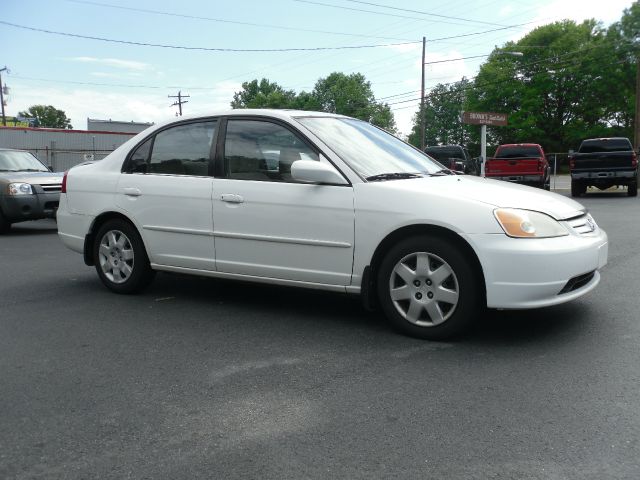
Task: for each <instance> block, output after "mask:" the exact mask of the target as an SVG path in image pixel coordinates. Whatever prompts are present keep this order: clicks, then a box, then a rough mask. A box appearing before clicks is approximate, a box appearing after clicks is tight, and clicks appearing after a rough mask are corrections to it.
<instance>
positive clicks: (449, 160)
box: [424, 145, 480, 175]
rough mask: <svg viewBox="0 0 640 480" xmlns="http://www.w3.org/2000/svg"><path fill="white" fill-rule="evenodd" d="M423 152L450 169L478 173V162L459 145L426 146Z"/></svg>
mask: <svg viewBox="0 0 640 480" xmlns="http://www.w3.org/2000/svg"><path fill="white" fill-rule="evenodd" d="M424 152H425V153H426V154H427V155H429V156H430V157H431V158H434V159H436V160H437V161H438V162H440V163H441V164H442V165H444V166H445V167H447V168H449V169H450V170H455V171H458V172H462V173H467V174H469V175H480V169H479V168H478V162H477V161H476V159H473V158H471V155H470V154H469V150H467V149H466V148H464V147H462V146H460V145H436V146H430V147H426V148H425V149H424Z"/></svg>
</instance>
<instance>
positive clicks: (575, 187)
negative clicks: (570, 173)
mask: <svg viewBox="0 0 640 480" xmlns="http://www.w3.org/2000/svg"><path fill="white" fill-rule="evenodd" d="M585 193H587V186H586V185H583V184H582V183H580V182H576V181H575V180H571V196H572V197H579V196H580V195H584V194H585Z"/></svg>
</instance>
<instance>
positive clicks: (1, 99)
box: [0, 65, 9, 127]
mask: <svg viewBox="0 0 640 480" xmlns="http://www.w3.org/2000/svg"><path fill="white" fill-rule="evenodd" d="M2 72H7V73H8V72H9V69H8V68H7V66H6V65H5V67H4V68H0V105H2V125H3V126H5V127H6V126H7V117H5V115H4V87H3V86H2Z"/></svg>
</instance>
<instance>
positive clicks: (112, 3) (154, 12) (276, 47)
mask: <svg viewBox="0 0 640 480" xmlns="http://www.w3.org/2000/svg"><path fill="white" fill-rule="evenodd" d="M632 3H633V2H632V0H607V1H606V2H605V1H602V0H580V1H576V0H529V1H525V0H511V1H508V0H447V1H444V0H434V1H432V0H422V1H418V0H394V1H391V0H370V1H364V0H363V1H361V0H262V1H260V0H239V1H235V2H229V1H224V2H223V1H218V0H209V1H206V0H182V1H181V2H163V1H158V0H129V1H123V0H95V1H94V0H29V1H22V2H17V1H12V0H0V11H1V12H2V14H1V15H0V45H2V46H3V48H2V50H0V68H1V67H2V66H6V67H7V68H8V69H9V71H8V72H2V81H3V84H6V85H7V86H8V87H9V95H8V96H7V98H6V101H7V106H6V114H7V115H16V114H17V113H18V112H19V111H23V110H26V109H28V108H29V107H30V106H31V105H35V104H45V105H53V106H54V107H56V108H58V109H61V110H64V111H65V113H66V114H67V116H68V117H69V118H71V123H72V125H73V127H74V128H76V129H81V130H82V129H86V128H87V118H88V117H89V118H97V119H112V120H119V121H139V122H158V121H162V120H166V119H169V118H171V117H173V116H175V115H176V113H177V108H176V107H175V106H171V104H172V103H173V102H174V101H175V99H173V98H169V95H177V93H178V91H181V92H182V94H183V95H189V97H188V98H186V100H187V101H188V103H186V104H184V105H183V109H184V112H185V113H189V114H191V113H194V114H199V113H202V114H206V113H211V112H214V111H216V110H226V109H228V108H229V107H230V102H231V100H232V99H233V94H234V92H237V91H239V90H241V88H242V82H246V81H251V80H253V79H261V78H267V79H268V80H270V81H272V82H276V83H278V84H279V85H281V86H283V87H285V88H287V89H293V90H295V91H296V92H300V91H303V90H304V91H311V90H312V89H313V86H314V85H315V83H316V81H317V80H318V79H320V78H324V77H327V76H328V75H330V74H331V73H333V72H343V73H346V74H351V73H354V72H359V73H362V74H363V75H364V76H365V78H366V79H367V81H369V82H370V84H371V88H372V90H373V93H374V95H375V97H376V100H378V101H382V102H387V103H388V104H389V105H390V107H391V108H392V111H393V113H394V116H395V120H396V124H397V126H398V129H399V132H400V134H401V135H407V134H408V133H409V132H410V131H411V126H412V118H413V116H414V114H415V113H416V111H417V105H418V104H419V96H420V83H421V55H422V38H423V37H425V38H426V42H427V43H426V60H425V63H426V65H425V75H426V88H427V90H429V89H430V88H431V87H433V86H434V85H435V84H437V83H446V82H454V81H457V80H460V79H461V78H462V77H463V76H465V77H467V78H470V77H473V76H474V75H475V74H476V73H477V71H478V68H479V66H480V65H482V63H483V62H484V61H485V59H486V56H487V55H488V54H489V53H490V52H491V51H492V50H493V49H494V48H495V47H501V46H502V45H504V44H505V42H508V41H517V40H518V39H520V38H522V37H523V36H524V35H526V34H527V33H528V32H530V31H531V30H533V29H534V28H536V27H538V26H541V25H545V24H548V23H552V22H555V21H560V20H563V19H571V20H575V21H577V22H580V21H582V20H584V19H588V18H594V19H596V20H598V21H601V22H602V23H603V24H604V25H605V26H606V25H609V24H610V23H612V22H615V21H618V20H619V19H620V18H621V16H622V13H623V10H624V9H625V8H628V7H630V6H631V4H632ZM43 30H44V31H43ZM45 31H46V32H45ZM51 32H56V33H51ZM86 37H94V38H101V39H107V40H110V41H104V40H96V39H90V38H86ZM126 42H133V43H136V44H132V43H126ZM140 44H155V45H165V46H166V47H159V46H152V45H140ZM168 47H171V48H168ZM174 47H187V48H174ZM346 47H349V48H346ZM325 48H332V49H326V50H325ZM293 49H309V50H293ZM238 50H253V51H238ZM256 50H257V51H256ZM463 57H477V58H466V59H464V60H457V59H460V58H463ZM432 62H437V63H432Z"/></svg>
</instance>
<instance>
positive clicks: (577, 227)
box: [567, 213, 598, 235]
mask: <svg viewBox="0 0 640 480" xmlns="http://www.w3.org/2000/svg"><path fill="white" fill-rule="evenodd" d="M567 224H568V225H569V227H571V229H572V230H573V231H574V232H576V233H577V234H578V235H587V234H589V233H593V232H595V231H596V229H597V228H598V226H597V225H596V221H595V220H594V219H593V217H592V216H591V215H590V214H589V213H585V214H584V215H580V216H579V217H574V218H570V219H569V220H567Z"/></svg>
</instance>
